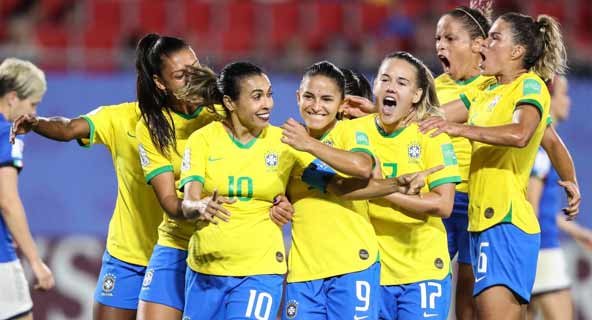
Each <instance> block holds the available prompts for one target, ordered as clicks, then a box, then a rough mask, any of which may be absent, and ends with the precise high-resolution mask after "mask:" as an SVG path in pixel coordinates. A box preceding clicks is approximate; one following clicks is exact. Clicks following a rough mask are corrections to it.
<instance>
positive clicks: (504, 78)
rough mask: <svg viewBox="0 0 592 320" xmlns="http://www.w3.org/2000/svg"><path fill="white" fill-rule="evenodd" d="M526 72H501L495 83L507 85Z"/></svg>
mask: <svg viewBox="0 0 592 320" xmlns="http://www.w3.org/2000/svg"><path fill="white" fill-rule="evenodd" d="M527 72H528V70H526V69H518V70H510V71H507V72H502V73H501V74H499V75H496V76H495V77H496V79H497V82H498V83H500V84H508V83H510V82H512V81H514V80H516V79H518V77H520V76H521V75H523V74H525V73H527Z"/></svg>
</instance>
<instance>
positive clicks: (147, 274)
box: [142, 269, 154, 287]
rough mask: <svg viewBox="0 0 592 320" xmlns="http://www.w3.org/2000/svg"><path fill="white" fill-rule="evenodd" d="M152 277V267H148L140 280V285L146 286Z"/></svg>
mask: <svg viewBox="0 0 592 320" xmlns="http://www.w3.org/2000/svg"><path fill="white" fill-rule="evenodd" d="M152 277H154V269H150V270H148V271H146V274H145V275H144V281H143V282H142V287H148V286H150V284H151V283H152Z"/></svg>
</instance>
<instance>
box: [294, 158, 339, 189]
mask: <svg viewBox="0 0 592 320" xmlns="http://www.w3.org/2000/svg"><path fill="white" fill-rule="evenodd" d="M335 175H336V172H335V170H333V168H331V167H330V166H328V165H327V164H326V163H324V162H323V161H321V160H319V159H315V160H314V161H313V162H311V163H310V164H309V165H308V167H307V168H306V169H305V170H304V172H303V173H302V181H303V182H304V183H306V184H308V185H309V186H311V187H312V188H314V189H317V190H320V191H321V192H323V193H324V192H327V185H328V184H329V182H330V181H331V179H332V178H333V176H335Z"/></svg>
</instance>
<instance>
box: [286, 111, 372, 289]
mask: <svg viewBox="0 0 592 320" xmlns="http://www.w3.org/2000/svg"><path fill="white" fill-rule="evenodd" d="M349 122H350V121H340V122H338V123H337V124H336V125H335V127H334V128H333V129H332V130H331V131H329V132H328V133H326V134H325V136H323V137H322V138H321V141H322V142H324V143H326V144H328V145H330V146H332V147H334V148H337V149H342V150H350V151H351V150H353V151H357V152H367V153H370V154H371V152H370V150H369V145H368V144H366V141H367V139H358V140H357V141H356V139H355V136H354V134H355V133H354V132H353V131H352V130H350V128H349V127H348V124H349ZM358 142H361V143H358ZM297 156H298V159H299V161H298V165H297V166H296V167H295V168H294V170H293V176H292V178H291V180H290V184H289V186H288V196H289V198H290V201H291V202H292V205H293V206H294V209H295V214H294V217H293V219H292V247H291V249H290V258H289V259H288V282H300V281H310V280H317V279H323V278H327V277H332V276H336V275H341V274H346V273H351V272H357V271H361V270H365V269H367V268H368V267H370V266H371V265H372V264H373V263H374V262H376V261H377V258H378V243H377V241H376V235H375V234H374V229H373V228H372V224H371V223H370V218H369V216H368V202H367V201H348V200H342V199H340V198H339V197H337V196H334V195H332V194H330V193H323V192H321V191H319V190H317V189H312V188H309V187H308V185H307V184H306V183H304V182H302V179H301V176H302V172H303V170H304V169H306V167H307V166H308V164H309V163H311V162H312V161H313V160H314V157H313V156H312V155H310V154H309V153H305V152H298V153H297Z"/></svg>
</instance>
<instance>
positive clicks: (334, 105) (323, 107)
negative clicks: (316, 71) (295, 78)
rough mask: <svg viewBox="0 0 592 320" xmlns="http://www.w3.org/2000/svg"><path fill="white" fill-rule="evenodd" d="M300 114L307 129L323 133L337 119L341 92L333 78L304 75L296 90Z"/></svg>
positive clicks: (341, 98) (341, 99)
mask: <svg viewBox="0 0 592 320" xmlns="http://www.w3.org/2000/svg"><path fill="white" fill-rule="evenodd" d="M296 96H297V99H298V107H299V109H300V115H301V116H302V119H303V120H304V123H305V124H306V127H307V128H308V129H309V130H315V131H321V132H323V133H325V132H326V131H327V130H329V129H330V128H331V127H332V126H333V125H334V124H335V122H336V121H337V113H338V112H339V108H340V106H341V103H342V102H343V92H342V91H341V90H340V89H339V87H338V86H337V83H336V82H335V80H333V79H331V78H329V77H327V76H323V75H315V76H310V77H309V76H305V77H304V78H303V79H302V82H301V83H300V88H299V89H298V91H297V92H296Z"/></svg>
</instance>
